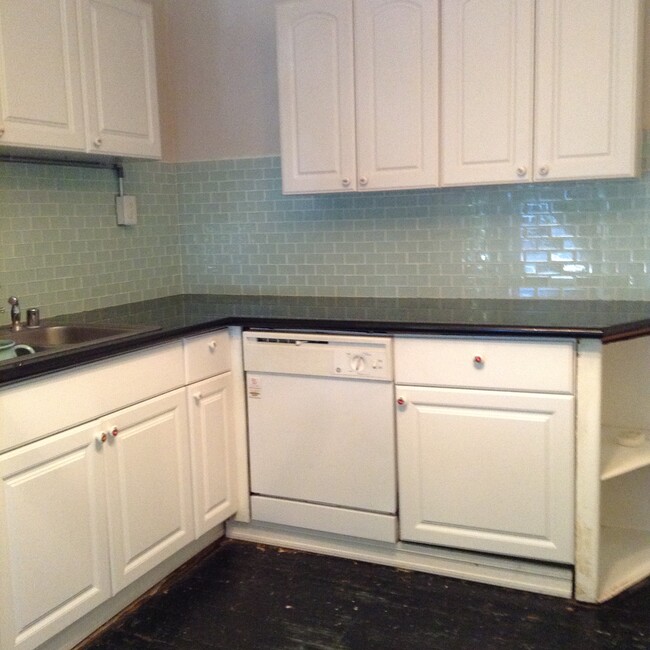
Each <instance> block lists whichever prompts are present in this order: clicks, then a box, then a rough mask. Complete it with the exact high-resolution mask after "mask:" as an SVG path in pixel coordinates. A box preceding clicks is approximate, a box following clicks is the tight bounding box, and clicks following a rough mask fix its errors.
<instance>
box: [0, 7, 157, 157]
mask: <svg viewBox="0 0 650 650" xmlns="http://www.w3.org/2000/svg"><path fill="white" fill-rule="evenodd" d="M0 145H10V146H12V147H29V148H34V149H41V150H61V151H77V152H90V153H100V154H110V155H114V156H133V157H139V158H159V157H160V127H159V122H158V100H157V91H156V75H155V58H154V43H153V17H152V10H151V5H149V4H148V3H145V2H142V1H141V0H30V1H29V2H25V1H24V0H2V2H0Z"/></svg>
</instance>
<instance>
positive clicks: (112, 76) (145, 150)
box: [78, 0, 160, 158]
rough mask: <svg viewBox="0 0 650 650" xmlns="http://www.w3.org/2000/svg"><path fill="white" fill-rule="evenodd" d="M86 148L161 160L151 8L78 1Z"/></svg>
mask: <svg viewBox="0 0 650 650" xmlns="http://www.w3.org/2000/svg"><path fill="white" fill-rule="evenodd" d="M78 2H79V7H80V16H81V21H82V30H81V47H82V69H83V75H84V81H85V92H86V94H85V102H86V112H87V121H88V149H89V150H90V151H96V152H100V153H105V154H115V155H126V156H138V157H148V158H159V157H160V126H159V123H158V98H157V91H156V66H155V53H154V43H153V17H152V11H151V6H150V5H149V4H147V3H144V2H141V1H139V0H78Z"/></svg>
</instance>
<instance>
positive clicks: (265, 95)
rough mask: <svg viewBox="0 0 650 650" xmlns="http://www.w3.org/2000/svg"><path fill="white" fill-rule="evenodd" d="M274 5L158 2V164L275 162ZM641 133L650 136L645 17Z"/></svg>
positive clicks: (268, 1)
mask: <svg viewBox="0 0 650 650" xmlns="http://www.w3.org/2000/svg"><path fill="white" fill-rule="evenodd" d="M274 5H275V1H274V0H158V1H156V2H154V7H155V8H156V14H157V15H156V18H157V20H156V25H157V33H156V38H157V45H158V48H157V49H158V63H159V68H160V70H159V89H160V91H159V92H160V99H161V112H162V115H161V123H162V127H163V157H164V159H165V160H168V161H182V162H186V161H199V160H225V159H229V158H245V157H257V156H269V155H279V153H280V141H279V121H278V108H277V104H278V101H277V82H276V68H275V65H276V61H275V17H274ZM645 25H646V28H645V32H646V45H645V53H644V59H645V77H646V80H647V81H646V82H645V83H644V88H643V96H644V113H643V126H644V128H645V129H649V130H650V11H648V12H647V15H646V23H645Z"/></svg>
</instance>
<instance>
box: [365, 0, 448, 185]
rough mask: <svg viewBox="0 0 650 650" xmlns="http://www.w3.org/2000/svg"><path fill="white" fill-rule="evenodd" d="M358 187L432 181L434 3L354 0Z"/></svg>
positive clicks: (435, 133) (434, 141)
mask: <svg viewBox="0 0 650 650" xmlns="http://www.w3.org/2000/svg"><path fill="white" fill-rule="evenodd" d="M354 8H355V21H354V25H355V86H356V105H357V154H358V189H360V190H373V189H385V188H400V187H401V188H404V187H418V186H420V187H422V186H432V185H436V184H437V182H438V34H439V27H438V5H437V3H435V2H429V1H426V0H425V1H420V0H390V1H387V0H358V1H357V2H355V3H354Z"/></svg>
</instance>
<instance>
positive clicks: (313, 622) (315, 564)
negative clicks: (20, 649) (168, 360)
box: [79, 541, 650, 650]
mask: <svg viewBox="0 0 650 650" xmlns="http://www.w3.org/2000/svg"><path fill="white" fill-rule="evenodd" d="M80 648H83V649H84V650H109V649H110V650H121V649H122V648H124V649H127V648H138V649H142V650H145V649H151V650H169V649H170V648H182V649H186V650H190V649H192V650H207V649H208V648H213V649H217V648H218V649H228V650H249V649H250V650H253V649H254V650H271V649H273V650H276V649H281V648H282V649H287V650H289V649H290V650H298V649H305V650H334V649H338V650H342V649H346V650H348V649H354V650H356V649H359V650H366V649H368V650H371V649H377V650H379V649H387V650H388V649H390V650H419V649H422V650H424V649H427V650H437V649H440V650H455V649H462V650H465V649H468V650H469V649H471V650H474V649H477V650H490V649H492V648H513V649H517V650H528V649H540V650H541V649H544V650H549V649H553V650H555V649H558V648H567V649H568V648H571V649H572V650H600V649H608V648H619V649H624V650H636V649H639V650H641V649H643V650H647V649H649V648H650V582H648V581H646V582H645V583H644V584H643V585H641V586H638V587H636V588H634V589H632V590H630V591H628V592H627V593H625V594H623V595H621V596H619V597H618V598H615V599H613V600H611V601H610V602H608V603H606V604H603V605H598V606H591V605H583V604H580V603H576V602H573V601H567V600H563V599H559V598H552V597H547V596H539V595H536V594H528V593H524V592H520V591H514V590H510V589H503V588H499V587H489V586H485V585H480V584H475V583H470V582H464V581H460V580H450V579H445V578H441V577H439V576H432V575H428V574H423V573H414V572H407V571H401V570H397V569H391V568H387V567H381V566H376V565H371V564H365V563H362V562H354V561H350V560H342V559H338V558H330V557H325V556H319V555H311V554H308V553H299V552H294V551H287V550H283V549H278V548H275V547H270V546H261V545H256V544H250V543H246V542H235V541H227V542H224V543H223V544H222V545H221V546H219V547H218V548H216V549H215V550H214V551H213V552H212V553H210V554H209V555H207V556H206V557H205V558H203V559H202V560H201V561H200V562H199V563H197V564H196V565H194V566H192V567H191V568H190V569H189V570H186V571H184V572H180V573H179V574H178V577H177V578H176V579H175V580H173V581H170V582H169V583H168V584H167V585H166V586H165V587H164V588H162V589H159V590H158V591H157V592H154V593H153V594H152V595H151V596H150V597H149V598H148V599H146V600H145V601H144V602H143V603H142V604H141V605H140V606H139V607H137V608H136V609H135V610H134V611H132V612H131V613H130V614H129V615H127V616H123V617H122V618H119V619H118V620H117V621H116V622H115V623H114V624H113V625H112V626H111V627H110V628H108V629H106V630H105V631H104V633H103V634H102V635H101V636H98V637H96V638H94V639H93V640H92V641H90V642H87V643H85V644H82V645H81V646H79V649H80Z"/></svg>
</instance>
